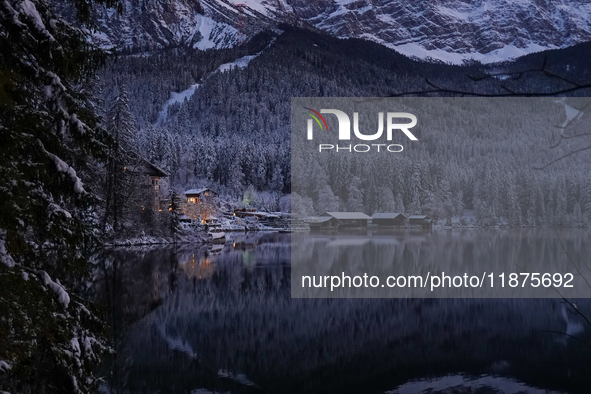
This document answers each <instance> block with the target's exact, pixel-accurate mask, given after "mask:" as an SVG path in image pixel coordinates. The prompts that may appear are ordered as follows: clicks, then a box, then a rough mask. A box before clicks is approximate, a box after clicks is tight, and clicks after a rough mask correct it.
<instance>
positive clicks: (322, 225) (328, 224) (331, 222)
mask: <svg viewBox="0 0 591 394" xmlns="http://www.w3.org/2000/svg"><path fill="white" fill-rule="evenodd" d="M303 222H304V223H307V224H308V226H309V227H310V230H311V231H313V230H331V229H336V228H338V227H339V221H338V220H337V219H335V218H333V217H331V216H322V217H319V216H308V217H305V218H303Z"/></svg>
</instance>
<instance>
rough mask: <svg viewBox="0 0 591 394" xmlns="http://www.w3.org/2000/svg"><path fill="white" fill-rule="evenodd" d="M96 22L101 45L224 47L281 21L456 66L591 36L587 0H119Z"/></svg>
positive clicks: (589, 8) (503, 58) (514, 55)
mask: <svg viewBox="0 0 591 394" xmlns="http://www.w3.org/2000/svg"><path fill="white" fill-rule="evenodd" d="M97 19H98V20H99V24H100V26H101V31H100V32H99V33H97V34H96V35H95V37H96V39H97V40H98V41H99V42H101V44H102V45H106V46H112V45H119V46H142V45H146V46H156V47H166V46H178V45H188V46H192V47H195V48H199V49H209V48H225V47H231V46H234V45H236V44H237V43H238V42H240V41H241V37H240V36H241V35H245V36H246V37H251V36H253V35H254V34H256V33H257V32H259V31H261V30H264V29H266V28H270V27H274V26H275V25H276V24H277V23H279V22H287V23H292V24H298V25H303V26H309V27H314V28H317V29H320V30H324V31H326V32H328V33H329V34H331V35H334V36H336V37H339V38H352V37H354V38H362V39H367V40H371V41H375V42H378V43H380V44H383V45H385V46H387V47H389V48H392V49H395V50H396V51H398V52H400V53H402V54H405V55H407V56H410V57H416V58H419V59H431V60H437V61H443V62H446V63H454V64H461V63H463V62H465V61H472V60H477V61H480V62H483V63H490V62H496V61H503V60H507V59H510V58H515V57H518V56H521V55H525V54H528V53H532V52H538V51H542V50H545V49H556V48H564V47H567V46H571V45H575V44H578V43H581V42H585V41H590V40H591V2H579V1H575V0H557V1H548V0H546V1H538V0H521V1H511V2H509V1H506V0H479V1H473V2H466V1H462V0H437V1H435V0H431V1H424V2H407V1H402V0H369V1H361V0H316V1H313V2H311V1H309V0H235V1H227V0H200V1H197V0H124V12H123V14H121V15H117V14H116V13H115V12H114V11H113V10H109V9H102V10H99V11H98V15H97Z"/></svg>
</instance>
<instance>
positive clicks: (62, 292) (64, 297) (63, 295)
mask: <svg viewBox="0 0 591 394" xmlns="http://www.w3.org/2000/svg"><path fill="white" fill-rule="evenodd" d="M37 275H39V276H40V277H41V279H42V280H43V284H44V285H45V286H47V287H49V288H50V289H51V290H53V292H54V293H55V294H57V297H58V298H57V301H58V302H59V303H60V304H62V305H63V306H64V308H67V307H68V304H69V303H70V295H69V294H68V292H67V291H66V289H64V287H63V286H62V285H60V284H59V283H57V282H54V281H53V280H51V277H50V276H49V275H48V274H47V272H45V271H43V270H41V271H37Z"/></svg>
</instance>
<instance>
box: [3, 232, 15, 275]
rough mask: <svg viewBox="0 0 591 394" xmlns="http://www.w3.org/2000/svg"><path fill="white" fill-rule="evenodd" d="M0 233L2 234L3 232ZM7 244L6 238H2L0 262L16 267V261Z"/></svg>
mask: <svg viewBox="0 0 591 394" xmlns="http://www.w3.org/2000/svg"><path fill="white" fill-rule="evenodd" d="M0 235H2V233H1V232H0ZM5 244H6V242H5V241H4V238H0V262H2V263H4V264H6V265H7V266H9V267H14V266H15V264H16V263H15V262H14V260H13V259H12V257H11V256H10V255H9V254H8V252H7V251H6V246H5Z"/></svg>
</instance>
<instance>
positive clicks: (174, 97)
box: [156, 83, 199, 125]
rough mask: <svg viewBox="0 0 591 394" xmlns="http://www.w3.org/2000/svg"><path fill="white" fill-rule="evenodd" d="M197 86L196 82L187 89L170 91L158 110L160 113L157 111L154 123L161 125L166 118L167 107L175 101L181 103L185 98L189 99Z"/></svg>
mask: <svg viewBox="0 0 591 394" xmlns="http://www.w3.org/2000/svg"><path fill="white" fill-rule="evenodd" d="M198 87H199V84H198V83H196V84H194V85H191V86H190V87H189V88H188V89H186V90H183V91H182V92H180V93H176V92H172V93H171V94H170V99H168V101H167V102H166V103H164V106H163V107H162V110H161V111H160V113H158V119H157V120H156V124H157V125H162V124H164V123H166V118H167V117H168V107H170V106H171V105H173V104H176V103H181V104H182V103H183V102H184V101H185V100H188V99H190V98H191V96H192V95H193V94H195V90H196V89H197V88H198Z"/></svg>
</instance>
